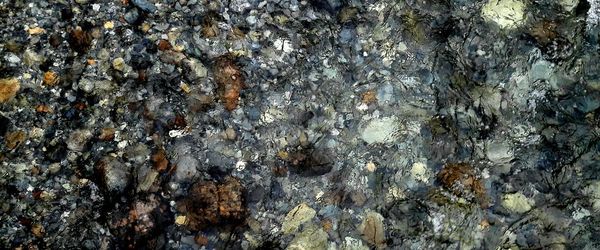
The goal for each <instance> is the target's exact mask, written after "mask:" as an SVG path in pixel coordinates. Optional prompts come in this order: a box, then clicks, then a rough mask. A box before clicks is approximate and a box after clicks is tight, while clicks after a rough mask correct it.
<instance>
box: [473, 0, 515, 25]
mask: <svg viewBox="0 0 600 250" xmlns="http://www.w3.org/2000/svg"><path fill="white" fill-rule="evenodd" d="M481 16H482V17H483V18H484V19H485V20H486V21H489V22H494V23H496V24H497V25H498V26H499V27H500V28H501V29H513V28H516V27H518V26H520V25H522V24H523V23H524V22H525V4H524V3H523V2H521V1H519V0H489V1H488V2H487V3H486V4H485V5H484V6H483V8H482V9H481Z"/></svg>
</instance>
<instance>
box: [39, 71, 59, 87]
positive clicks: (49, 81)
mask: <svg viewBox="0 0 600 250" xmlns="http://www.w3.org/2000/svg"><path fill="white" fill-rule="evenodd" d="M43 82H44V84H45V85H46V86H49V87H52V86H56V84H57V83H58V73H56V72H54V71H47V72H46V73H44V80H43Z"/></svg>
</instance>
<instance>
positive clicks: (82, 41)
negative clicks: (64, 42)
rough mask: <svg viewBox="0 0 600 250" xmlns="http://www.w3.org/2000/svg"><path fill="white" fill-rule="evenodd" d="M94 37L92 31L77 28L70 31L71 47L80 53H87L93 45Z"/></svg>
mask: <svg viewBox="0 0 600 250" xmlns="http://www.w3.org/2000/svg"><path fill="white" fill-rule="evenodd" d="M93 39H94V38H93V36H92V34H91V32H90V31H88V30H84V29H83V28H82V27H80V26H77V27H75V28H71V29H70V30H69V39H68V42H69V45H70V46H71V48H72V49H73V50H75V51H77V52H79V53H84V52H86V51H87V50H88V49H89V47H90V46H91V45H92V40H93Z"/></svg>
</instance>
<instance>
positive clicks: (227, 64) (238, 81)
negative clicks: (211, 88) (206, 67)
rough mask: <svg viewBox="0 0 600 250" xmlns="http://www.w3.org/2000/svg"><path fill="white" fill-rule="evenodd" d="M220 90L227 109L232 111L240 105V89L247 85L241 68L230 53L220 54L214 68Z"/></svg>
mask: <svg viewBox="0 0 600 250" xmlns="http://www.w3.org/2000/svg"><path fill="white" fill-rule="evenodd" d="M213 72H214V75H215V81H216V82H217V85H218V92H219V96H220V98H221V102H223V104H224V105H225V109H227V110H228V111H232V110H234V109H236V108H237V106H238V99H239V97H240V91H241V90H242V89H243V88H244V87H245V86H246V84H245V83H244V76H243V75H242V72H241V71H240V68H239V67H238V66H237V65H236V64H235V62H234V61H233V58H232V57H231V56H230V55H224V56H220V57H218V58H217V59H216V63H215V66H214V68H213Z"/></svg>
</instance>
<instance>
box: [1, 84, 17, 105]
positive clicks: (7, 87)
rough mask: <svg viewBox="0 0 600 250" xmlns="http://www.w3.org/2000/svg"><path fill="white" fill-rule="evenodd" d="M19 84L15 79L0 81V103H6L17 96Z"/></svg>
mask: <svg viewBox="0 0 600 250" xmlns="http://www.w3.org/2000/svg"><path fill="white" fill-rule="evenodd" d="M20 88H21V83H20V82H19V80H17V78H5V79H0V103H4V102H7V101H8V100H10V99H12V98H13V97H15V96H16V95H17V92H18V91H19V89H20Z"/></svg>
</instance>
